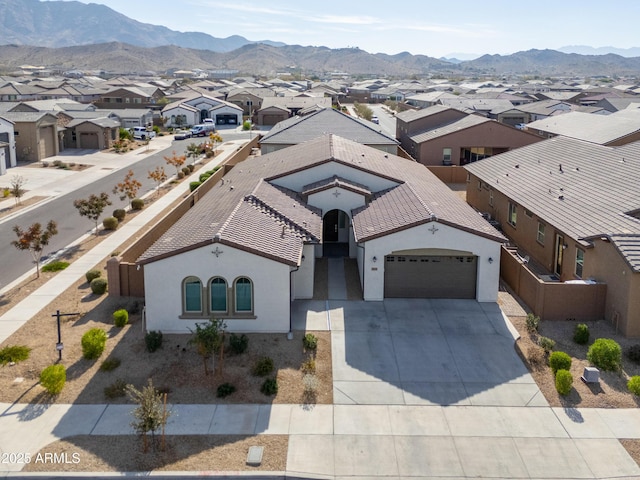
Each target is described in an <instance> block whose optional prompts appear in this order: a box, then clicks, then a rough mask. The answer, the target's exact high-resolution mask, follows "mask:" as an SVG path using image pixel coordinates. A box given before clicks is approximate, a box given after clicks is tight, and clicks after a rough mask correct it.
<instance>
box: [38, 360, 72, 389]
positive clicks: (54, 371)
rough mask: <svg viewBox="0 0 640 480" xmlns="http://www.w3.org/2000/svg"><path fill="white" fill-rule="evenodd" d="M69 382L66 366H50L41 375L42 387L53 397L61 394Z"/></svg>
mask: <svg viewBox="0 0 640 480" xmlns="http://www.w3.org/2000/svg"><path fill="white" fill-rule="evenodd" d="M66 381H67V370H66V369H65V368H64V365H60V364H57V365H49V366H48V367H47V368H45V369H44V370H42V372H41V373H40V385H42V386H43V387H44V389H45V390H46V391H47V392H48V393H50V394H51V395H57V394H59V393H60V392H61V391H62V389H63V388H64V384H65V383H66Z"/></svg>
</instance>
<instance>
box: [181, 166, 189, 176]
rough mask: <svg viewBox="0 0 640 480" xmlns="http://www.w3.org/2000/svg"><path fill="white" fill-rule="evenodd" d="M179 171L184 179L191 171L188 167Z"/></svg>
mask: <svg viewBox="0 0 640 480" xmlns="http://www.w3.org/2000/svg"><path fill="white" fill-rule="evenodd" d="M181 170H182V173H184V176H185V177H186V176H187V175H189V174H190V173H191V170H189V167H182V169H181Z"/></svg>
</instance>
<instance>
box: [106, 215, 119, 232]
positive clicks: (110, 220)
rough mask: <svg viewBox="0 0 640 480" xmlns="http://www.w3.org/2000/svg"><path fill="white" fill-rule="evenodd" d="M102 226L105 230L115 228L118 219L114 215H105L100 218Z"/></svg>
mask: <svg viewBox="0 0 640 480" xmlns="http://www.w3.org/2000/svg"><path fill="white" fill-rule="evenodd" d="M102 226H103V227H104V229H105V230H115V229H117V228H118V219H117V218H116V217H107V218H105V219H104V220H102Z"/></svg>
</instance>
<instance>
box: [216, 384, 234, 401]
mask: <svg viewBox="0 0 640 480" xmlns="http://www.w3.org/2000/svg"><path fill="white" fill-rule="evenodd" d="M235 391H236V387H234V386H233V385H231V384H230V383H223V384H222V385H220V386H219V387H218V389H217V390H216V396H217V397H218V398H224V397H228V396H229V395H231V394H232V393H233V392H235Z"/></svg>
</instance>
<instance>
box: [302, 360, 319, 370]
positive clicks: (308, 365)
mask: <svg viewBox="0 0 640 480" xmlns="http://www.w3.org/2000/svg"><path fill="white" fill-rule="evenodd" d="M300 370H302V373H316V359H315V358H309V359H307V360H305V361H304V362H302V364H301V365H300Z"/></svg>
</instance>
